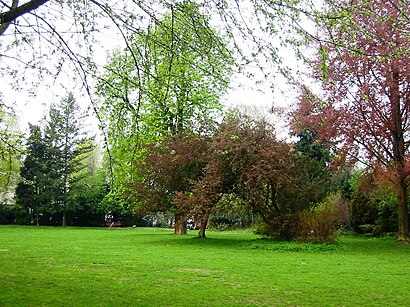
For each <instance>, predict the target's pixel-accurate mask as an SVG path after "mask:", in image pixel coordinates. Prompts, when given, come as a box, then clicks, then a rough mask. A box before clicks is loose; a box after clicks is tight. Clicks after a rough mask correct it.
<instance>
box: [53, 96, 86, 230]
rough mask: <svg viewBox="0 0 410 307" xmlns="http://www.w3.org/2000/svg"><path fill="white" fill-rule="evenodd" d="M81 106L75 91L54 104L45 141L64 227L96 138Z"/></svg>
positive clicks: (56, 200)
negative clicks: (90, 134)
mask: <svg viewBox="0 0 410 307" xmlns="http://www.w3.org/2000/svg"><path fill="white" fill-rule="evenodd" d="M80 112H81V110H80V107H79V105H78V104H77V102H76V100H75V98H74V96H73V94H72V93H68V94H67V96H66V97H65V98H63V99H62V100H61V102H60V103H59V104H53V105H52V106H51V107H50V111H49V118H48V123H47V127H46V128H45V141H46V142H47V145H48V146H49V148H50V151H51V154H52V160H51V161H52V166H51V174H50V176H52V177H54V178H56V180H57V184H58V192H57V194H56V195H55V199H54V205H55V207H56V210H57V211H58V212H61V213H62V226H66V213H67V211H69V210H73V209H74V208H75V206H76V202H75V199H74V198H73V196H74V195H75V193H73V187H74V184H75V183H76V182H77V181H78V180H79V179H80V178H81V176H80V175H81V172H80V170H81V169H84V168H86V167H87V164H84V163H82V160H84V159H85V158H86V157H87V155H88V154H90V153H91V152H92V150H93V142H92V139H91V138H89V137H87V136H86V135H85V132H84V127H83V122H82V121H83V120H84V115H82V114H81V113H80Z"/></svg>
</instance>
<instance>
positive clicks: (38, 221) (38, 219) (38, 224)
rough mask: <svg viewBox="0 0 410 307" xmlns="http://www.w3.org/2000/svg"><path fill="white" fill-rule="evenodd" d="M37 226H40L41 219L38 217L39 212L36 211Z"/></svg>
mask: <svg viewBox="0 0 410 307" xmlns="http://www.w3.org/2000/svg"><path fill="white" fill-rule="evenodd" d="M36 225H37V226H40V218H39V216H38V211H36Z"/></svg>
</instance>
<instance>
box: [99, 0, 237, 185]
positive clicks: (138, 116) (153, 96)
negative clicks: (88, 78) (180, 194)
mask: <svg viewBox="0 0 410 307" xmlns="http://www.w3.org/2000/svg"><path fill="white" fill-rule="evenodd" d="M231 64H232V57H231V55H230V53H229V51H228V50H227V48H226V44H225V42H224V41H223V39H222V38H221V37H220V36H219V35H218V33H217V32H216V31H215V30H214V29H212V28H211V27H210V25H209V19H208V18H207V17H205V16H204V15H202V14H201V13H200V10H199V7H198V5H197V4H195V3H193V2H189V1H186V2H179V3H176V4H175V5H172V6H170V7H169V10H168V13H167V14H165V15H164V16H163V18H160V19H158V20H155V21H154V22H153V23H151V24H150V25H149V26H148V28H147V30H146V31H139V32H134V33H133V34H132V36H131V39H130V44H129V46H128V48H127V49H126V50H124V51H120V50H117V51H115V52H114V53H113V54H112V56H111V57H110V59H109V63H108V64H107V65H106V67H105V73H104V75H103V77H102V79H101V80H104V81H101V82H100V83H99V85H98V94H99V95H100V97H101V98H102V101H101V104H100V114H101V117H102V118H103V120H104V123H105V125H106V127H107V131H108V141H109V144H110V152H111V157H112V159H113V168H114V173H115V176H116V180H117V182H118V183H120V184H122V183H125V182H128V180H129V179H133V178H132V177H133V176H134V175H133V173H134V171H133V169H132V162H133V160H138V159H140V158H141V153H140V152H139V151H138V149H137V148H138V144H140V143H155V142H158V141H160V140H161V139H163V138H165V137H168V136H169V135H175V134H177V133H182V132H184V131H187V130H191V131H196V132H203V130H204V129H205V131H206V130H208V129H209V128H210V127H211V126H212V121H213V120H214V119H215V118H216V116H217V115H218V114H219V110H220V109H221V105H220V102H219V99H220V97H221V96H222V95H223V94H224V93H225V91H226V89H227V87H228V81H229V78H230V73H231V68H230V66H231ZM134 179H135V178H134ZM131 181H132V180H131Z"/></svg>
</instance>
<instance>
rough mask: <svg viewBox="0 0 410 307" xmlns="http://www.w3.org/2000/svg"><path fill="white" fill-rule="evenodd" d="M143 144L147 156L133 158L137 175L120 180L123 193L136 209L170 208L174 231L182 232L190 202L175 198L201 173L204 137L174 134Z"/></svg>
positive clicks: (203, 158)
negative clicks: (179, 200) (124, 181)
mask: <svg viewBox="0 0 410 307" xmlns="http://www.w3.org/2000/svg"><path fill="white" fill-rule="evenodd" d="M140 146H142V145H140ZM143 148H144V152H145V155H146V156H145V158H144V159H141V160H135V161H134V163H136V167H135V169H136V171H137V176H135V177H134V180H133V181H130V182H128V183H124V184H123V185H124V191H123V194H122V197H123V199H125V200H126V201H127V202H129V203H131V204H133V206H134V208H136V209H137V211H139V212H145V213H147V212H166V211H171V212H173V213H174V217H175V233H176V234H185V233H186V219H187V217H188V216H189V215H190V214H191V213H192V212H191V206H190V205H189V204H188V203H187V202H185V201H182V202H176V201H175V199H176V197H177V195H180V194H181V193H185V192H188V193H189V192H190V191H191V190H192V186H193V185H194V183H195V182H196V181H197V180H198V179H200V178H201V177H203V172H204V167H205V163H206V154H207V150H206V149H207V144H206V139H204V138H201V137H198V136H195V135H192V134H191V135H188V134H186V135H176V136H171V137H169V138H167V139H164V140H163V141H162V142H160V143H157V144H147V145H145V146H144V147H143Z"/></svg>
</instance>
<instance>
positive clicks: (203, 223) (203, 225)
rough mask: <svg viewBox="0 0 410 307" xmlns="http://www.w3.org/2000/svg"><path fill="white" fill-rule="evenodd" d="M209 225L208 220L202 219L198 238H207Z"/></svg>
mask: <svg viewBox="0 0 410 307" xmlns="http://www.w3.org/2000/svg"><path fill="white" fill-rule="evenodd" d="M207 225H208V219H202V220H201V224H200V225H199V232H198V238H206V234H205V231H206V226H207Z"/></svg>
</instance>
